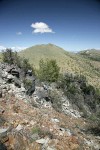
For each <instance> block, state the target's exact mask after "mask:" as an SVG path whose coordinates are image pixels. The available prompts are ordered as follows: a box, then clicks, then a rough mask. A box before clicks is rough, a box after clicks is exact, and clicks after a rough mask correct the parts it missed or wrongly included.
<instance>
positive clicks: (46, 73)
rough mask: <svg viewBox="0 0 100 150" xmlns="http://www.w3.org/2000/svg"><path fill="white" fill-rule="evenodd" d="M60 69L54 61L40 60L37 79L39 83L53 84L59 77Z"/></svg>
mask: <svg viewBox="0 0 100 150" xmlns="http://www.w3.org/2000/svg"><path fill="white" fill-rule="evenodd" d="M59 71H60V68H59V67H58V65H57V63H56V60H48V59H47V60H46V61H43V60H40V62H39V70H38V77H39V79H40V80H41V81H48V82H55V81H57V79H58V77H59Z"/></svg>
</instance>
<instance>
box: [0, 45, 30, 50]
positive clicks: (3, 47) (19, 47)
mask: <svg viewBox="0 0 100 150" xmlns="http://www.w3.org/2000/svg"><path fill="white" fill-rule="evenodd" d="M6 48H11V49H12V50H13V51H21V50H24V49H26V48H27V47H24V46H13V47H5V46H2V45H0V51H2V50H6Z"/></svg>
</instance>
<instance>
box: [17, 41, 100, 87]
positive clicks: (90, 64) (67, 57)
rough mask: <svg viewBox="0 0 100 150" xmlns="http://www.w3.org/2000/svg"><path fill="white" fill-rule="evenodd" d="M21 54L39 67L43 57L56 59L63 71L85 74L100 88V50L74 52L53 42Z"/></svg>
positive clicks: (34, 47) (26, 50)
mask: <svg viewBox="0 0 100 150" xmlns="http://www.w3.org/2000/svg"><path fill="white" fill-rule="evenodd" d="M88 51H89V52H88ZM19 55H20V56H22V57H25V58H27V59H29V62H30V63H31V64H33V66H34V67H35V68H37V69H38V67H39V61H40V60H41V59H44V60H45V59H47V58H48V59H55V60H56V61H57V64H58V65H59V67H60V68H61V72H62V73H64V72H69V73H73V74H76V73H77V74H83V75H85V76H86V77H87V79H88V81H89V82H90V83H91V84H92V85H95V87H99V88H100V61H98V60H99V58H100V51H99V50H98V51H97V50H87V51H81V52H78V53H72V52H67V51H65V50H64V49H62V48H60V47H58V46H56V45H53V44H46V45H45V44H42V45H36V46H32V47H30V48H27V49H25V50H22V51H21V52H19ZM90 56H91V57H90ZM96 59H97V60H96Z"/></svg>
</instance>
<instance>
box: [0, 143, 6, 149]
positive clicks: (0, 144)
mask: <svg viewBox="0 0 100 150" xmlns="http://www.w3.org/2000/svg"><path fill="white" fill-rule="evenodd" d="M0 150H7V147H6V146H5V145H4V144H3V143H1V142H0Z"/></svg>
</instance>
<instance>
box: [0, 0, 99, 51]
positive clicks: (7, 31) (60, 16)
mask: <svg viewBox="0 0 100 150" xmlns="http://www.w3.org/2000/svg"><path fill="white" fill-rule="evenodd" d="M48 43H52V44H55V45H58V46H60V47H62V48H64V49H65V50H68V51H79V50H84V49H90V48H96V49H100V1H99V0H0V49H2V48H5V47H11V48H13V49H16V48H17V49H19V50H20V49H23V48H25V47H30V46H33V45H36V44H48Z"/></svg>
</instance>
